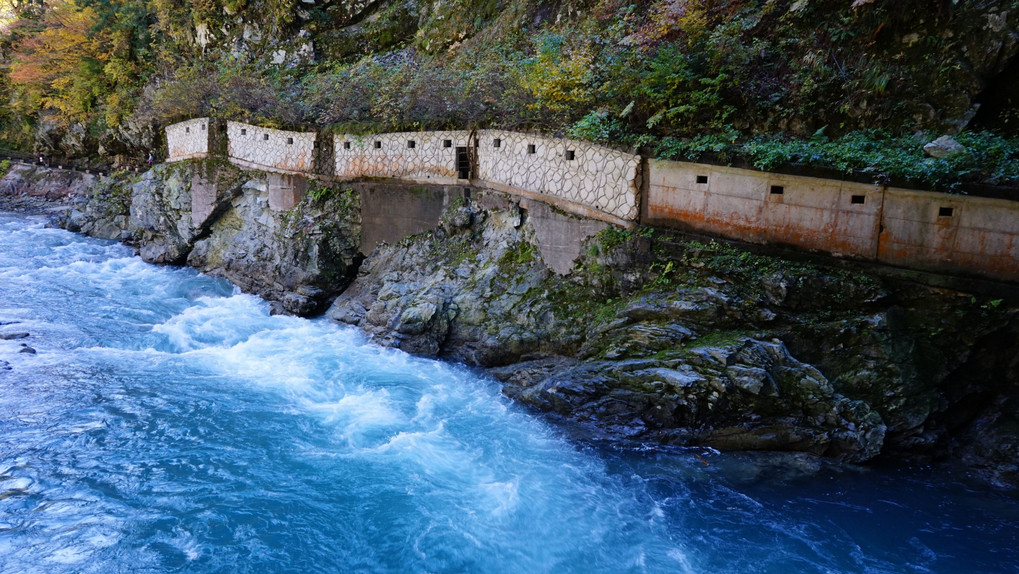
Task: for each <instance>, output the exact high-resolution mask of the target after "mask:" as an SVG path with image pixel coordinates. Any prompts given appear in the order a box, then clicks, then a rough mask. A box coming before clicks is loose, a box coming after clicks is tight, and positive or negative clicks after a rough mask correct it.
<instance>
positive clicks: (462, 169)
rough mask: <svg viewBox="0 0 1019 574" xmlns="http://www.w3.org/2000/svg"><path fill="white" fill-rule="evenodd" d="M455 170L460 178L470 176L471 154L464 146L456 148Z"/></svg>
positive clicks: (468, 177)
mask: <svg viewBox="0 0 1019 574" xmlns="http://www.w3.org/2000/svg"><path fill="white" fill-rule="evenodd" d="M456 172H457V177H459V178H460V179H470V178H471V154H470V153H468V151H467V148H466V147H458V148H456Z"/></svg>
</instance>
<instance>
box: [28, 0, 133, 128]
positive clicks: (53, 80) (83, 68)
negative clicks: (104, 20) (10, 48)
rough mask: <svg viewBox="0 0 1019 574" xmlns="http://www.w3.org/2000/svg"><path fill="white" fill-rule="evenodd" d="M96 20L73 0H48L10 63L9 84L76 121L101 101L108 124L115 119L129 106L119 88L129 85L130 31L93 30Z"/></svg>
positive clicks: (88, 115)
mask: <svg viewBox="0 0 1019 574" xmlns="http://www.w3.org/2000/svg"><path fill="white" fill-rule="evenodd" d="M97 22H98V17H97V15H96V12H95V11H94V10H93V9H92V8H91V7H89V6H85V7H81V6H78V5H77V4H76V3H75V2H74V1H73V0H51V1H50V2H49V4H48V6H47V10H46V12H45V13H44V14H43V15H42V18H41V19H40V21H39V22H38V23H37V24H36V25H35V26H36V29H33V30H30V31H29V32H30V33H28V34H26V35H25V36H24V39H23V40H22V41H21V42H20V43H19V44H18V45H17V46H16V48H15V51H14V54H13V58H12V61H11V67H10V78H11V82H12V84H13V85H14V87H15V88H17V89H18V90H20V91H21V92H22V94H23V95H24V96H25V100H26V101H28V102H32V105H40V106H45V107H49V108H52V109H55V110H57V111H58V112H59V114H58V115H59V117H60V118H61V119H63V120H67V121H76V122H81V123H88V121H89V120H90V119H91V117H92V113H93V111H94V109H95V108H96V106H97V105H98V104H101V105H102V106H103V108H104V109H105V110H106V111H105V112H104V119H105V120H106V121H107V123H108V125H113V126H115V125H117V124H118V123H119V122H120V118H121V116H122V115H123V114H122V111H121V110H123V109H125V108H126V107H127V106H128V105H129V101H128V100H129V98H127V97H126V96H125V95H124V92H125V91H127V90H130V89H132V86H133V82H134V80H135V78H136V77H137V75H138V73H139V69H138V63H137V62H135V61H133V60H132V59H130V54H131V45H130V44H131V35H130V31H129V30H125V29H112V30H109V31H106V32H105V33H102V32H97V31H96V24H97ZM26 111H32V110H26ZM111 122H112V123H111Z"/></svg>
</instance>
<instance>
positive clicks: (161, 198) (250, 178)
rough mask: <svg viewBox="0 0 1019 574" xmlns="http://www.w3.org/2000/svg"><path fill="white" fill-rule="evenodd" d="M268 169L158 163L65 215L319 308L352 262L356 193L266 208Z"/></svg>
mask: <svg viewBox="0 0 1019 574" xmlns="http://www.w3.org/2000/svg"><path fill="white" fill-rule="evenodd" d="M268 186H269V183H268V176H267V175H266V174H263V173H258V172H245V171H241V170H238V169H237V168H235V167H233V166H231V165H230V164H227V163H222V162H212V161H209V162H187V163H182V164H173V165H161V166H157V167H156V168H155V169H153V170H150V171H148V172H145V174H144V175H142V176H141V177H140V178H138V179H137V180H130V179H125V180H119V181H111V180H106V181H105V182H102V183H100V184H98V185H96V186H94V187H93V188H92V190H91V192H90V195H89V196H88V201H86V202H84V204H83V205H78V206H76V207H75V208H74V209H73V210H71V211H70V212H69V213H68V214H67V215H66V217H65V221H64V225H65V226H66V227H68V228H70V229H74V230H81V231H83V232H85V233H88V234H91V235H95V236H97V237H104V238H108V239H121V240H123V241H125V242H127V243H129V244H133V245H136V246H137V247H138V249H139V253H140V255H141V256H142V258H143V259H145V260H146V261H149V262H152V263H164V264H174V265H183V264H187V265H190V266H192V267H195V268H197V269H201V270H202V271H204V272H206V273H211V274H213V275H219V276H222V277H225V278H227V279H229V280H231V281H233V282H234V283H236V284H237V285H239V286H240V287H241V288H242V289H244V290H245V291H248V292H252V293H257V294H259V295H261V296H263V297H265V298H267V299H269V300H271V301H274V302H275V303H274V304H275V305H276V307H277V308H278V309H279V310H281V311H286V312H289V313H295V314H300V315H307V314H309V313H314V312H316V311H321V309H322V306H323V305H324V304H325V303H326V302H327V300H328V298H329V297H330V296H331V295H335V293H337V292H338V291H339V290H340V289H342V288H343V287H345V286H346V285H347V284H348V283H349V282H350V279H351V276H352V274H353V273H354V272H355V271H356V270H357V266H358V264H359V262H360V256H359V254H358V251H357V245H358V237H359V234H360V226H359V223H360V220H359V217H358V206H357V196H351V195H344V194H342V193H336V194H332V195H330V194H326V193H320V195H319V201H316V202H309V203H304V204H301V205H299V206H298V207H296V208H294V209H292V210H289V211H276V210H273V209H272V208H270V206H269V197H268Z"/></svg>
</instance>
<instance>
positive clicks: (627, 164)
mask: <svg viewBox="0 0 1019 574" xmlns="http://www.w3.org/2000/svg"><path fill="white" fill-rule="evenodd" d="M211 128H212V126H211V124H210V122H209V119H208V118H198V119H194V120H189V121H186V122H181V123H178V124H174V125H172V126H168V127H167V128H166V137H167V144H168V146H169V152H170V158H169V159H170V161H177V160H181V159H187V158H195V157H206V156H207V155H208V154H209V131H210V130H211ZM227 139H228V142H229V143H228V149H229V151H228V153H229V156H230V159H231V161H232V162H234V163H236V164H239V165H241V166H245V167H251V168H256V169H262V170H265V171H271V172H275V173H283V174H298V175H299V174H309V173H313V172H315V169H316V163H315V154H316V147H315V141H316V136H315V134H313V133H302V132H288V131H282V130H274V129H268V128H260V127H257V126H252V125H248V124H242V123H238V122H228V124H227ZM326 144H327V145H325V146H324V147H326V148H328V147H329V145H328V144H331V145H332V147H333V148H334V149H333V150H330V151H331V152H332V157H333V160H334V161H333V162H332V163H330V162H328V161H326V158H324V157H320V158H319V160H318V172H322V171H323V169H322V168H323V166H327V167H331V168H334V169H335V174H323V175H327V176H332V177H335V178H336V179H341V180H354V179H366V178H390V179H400V180H404V181H410V182H418V183H424V184H432V185H440V186H441V185H455V184H458V183H465V182H466V180H470V183H471V184H473V185H474V186H480V187H489V188H491V189H495V190H498V191H503V192H508V193H511V194H514V195H517V196H521V197H523V198H525V199H530V200H538V201H543V202H546V203H550V204H552V205H553V206H557V207H561V208H563V209H566V210H568V211H572V212H574V213H577V214H579V215H585V216H588V217H593V218H596V219H602V220H605V221H610V222H612V223H616V224H619V225H632V224H633V223H635V222H637V221H641V222H643V223H645V224H649V225H666V226H672V227H679V228H683V229H687V230H691V231H698V232H704V233H711V234H716V235H720V236H723V237H729V238H733V239H740V240H743V241H750V242H756V243H777V244H784V245H791V246H795V247H800V248H805V249H811V250H817V251H823V252H826V253H831V254H833V255H836V256H842V257H851V258H856V259H864V260H871V261H881V262H884V263H888V264H892V265H900V266H905V267H914V268H921V269H929V270H934V271H947V272H952V273H959V272H968V273H975V274H980V275H984V276H987V277H992V278H996V279H1004V280H1009V281H1019V239H1017V238H1019V202H1013V201H1006V200H1000V199H987V198H979V197H970V196H955V195H947V194H941V193H932V192H923V191H910V190H903V189H885V188H883V187H880V186H875V185H865V184H860V183H853V182H843V181H836V180H828V179H819V178H812V177H802V176H790V175H781V174H773V173H763V172H758V171H753V170H746V169H736V168H728V167H720V166H712V165H704V164H694V163H681V162H671V161H658V160H652V161H650V162H649V163H648V167H647V169H646V173H644V174H643V177H644V178H645V179H646V180H647V182H646V183H647V185H646V197H645V198H644V204H643V213H641V208H642V205H641V201H640V197H641V193H640V188H641V184H642V181H641V177H642V174H641V158H640V157H639V156H635V155H631V154H626V153H622V152H618V151H615V150H612V149H608V148H604V147H601V146H596V145H592V144H588V143H584V142H579V141H574V140H567V139H553V138H545V137H541V136H536V135H529V134H520V133H515V132H507V131H498V130H483V131H480V132H467V131H448V132H414V133H391V134H379V135H374V136H347V135H338V136H334V138H333V139H332V141H331V142H326ZM318 152H319V155H320V156H321V155H322V150H321V149H319V150H318ZM304 187H305V182H304V181H303V180H301V181H296V180H292V178H291V179H280V180H279V182H277V185H275V189H276V193H275V195H273V198H274V201H273V207H274V208H275V209H288V208H289V207H292V206H293V205H294V204H296V202H298V201H300V199H301V197H303V193H304ZM443 193H444V194H445V193H446V192H443ZM444 197H445V195H444ZM364 199H366V200H367V201H366V204H367V205H369V206H375V205H379V206H381V205H382V203H380V202H379V201H374V200H375V199H377V198H367V197H366V198H364ZM392 201H394V199H393V198H391V197H388V196H387V198H386V201H385V202H384V203H386V204H388V205H392ZM411 203H413V202H411ZM426 203H427V204H428V206H429V208H428V209H423V208H422V207H421V206H417V205H416V204H415V205H413V206H412V205H410V204H408V205H407V206H405V207H406V208H407V209H408V210H410V211H412V212H415V213H424V212H425V211H427V214H426V216H425V217H423V218H422V217H416V216H415V217H411V219H420V220H421V221H424V220H428V221H429V222H431V221H432V220H433V219H435V217H436V212H435V209H434V206H435V204H436V201H435V200H434V198H432V199H430V200H429V201H427V202H426ZM371 209H372V207H369V211H370V210H371ZM380 209H381V207H380ZM368 215H369V216H371V217H374V216H373V215H372V214H371V213H369V214H368ZM379 217H380V218H381V217H382V215H381V212H380V215H379ZM379 221H380V222H381V221H382V220H381V219H380V220H379ZM421 221H411V222H409V223H408V224H407V225H408V227H407V228H408V229H410V228H411V227H413V228H414V229H417V227H419V226H420V224H421ZM382 225H383V224H382V223H379V226H380V227H379V228H380V229H381V228H382ZM383 236H384V237H383ZM381 240H390V234H388V233H383V232H381V231H380V232H379V237H378V238H369V242H372V241H381Z"/></svg>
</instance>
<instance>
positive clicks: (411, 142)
mask: <svg viewBox="0 0 1019 574" xmlns="http://www.w3.org/2000/svg"><path fill="white" fill-rule="evenodd" d="M416 145H417V142H416V141H414V140H407V149H414V146H416Z"/></svg>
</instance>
